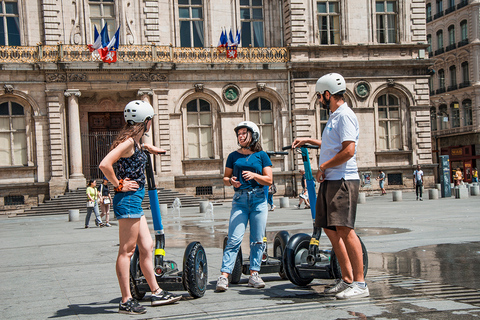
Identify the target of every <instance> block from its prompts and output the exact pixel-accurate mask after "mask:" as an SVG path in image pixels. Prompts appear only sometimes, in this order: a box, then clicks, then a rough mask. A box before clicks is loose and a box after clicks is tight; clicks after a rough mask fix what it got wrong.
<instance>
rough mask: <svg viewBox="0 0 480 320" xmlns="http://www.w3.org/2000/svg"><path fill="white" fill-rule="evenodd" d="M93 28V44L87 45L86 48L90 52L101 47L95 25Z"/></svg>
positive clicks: (100, 38) (100, 39)
mask: <svg viewBox="0 0 480 320" xmlns="http://www.w3.org/2000/svg"><path fill="white" fill-rule="evenodd" d="M93 29H94V36H93V44H89V45H88V50H90V52H93V51H95V50H98V49H100V48H101V47H102V37H101V36H100V34H99V33H98V31H97V27H96V26H93Z"/></svg>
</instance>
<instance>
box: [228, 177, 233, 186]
mask: <svg viewBox="0 0 480 320" xmlns="http://www.w3.org/2000/svg"><path fill="white" fill-rule="evenodd" d="M228 182H230V185H231V186H233V183H232V177H230V178H228Z"/></svg>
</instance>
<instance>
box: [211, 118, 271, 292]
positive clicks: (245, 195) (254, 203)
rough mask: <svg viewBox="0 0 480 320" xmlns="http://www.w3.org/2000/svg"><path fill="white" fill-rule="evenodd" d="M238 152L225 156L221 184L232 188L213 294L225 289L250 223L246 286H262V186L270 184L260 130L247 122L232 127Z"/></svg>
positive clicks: (264, 211) (265, 210)
mask: <svg viewBox="0 0 480 320" xmlns="http://www.w3.org/2000/svg"><path fill="white" fill-rule="evenodd" d="M234 130H235V133H236V134H237V142H238V145H239V146H240V148H239V149H238V150H237V151H234V152H232V153H230V154H229V156H228V158H227V163H226V166H225V174H224V176H223V183H224V184H225V185H227V186H230V185H231V186H233V187H234V189H235V194H234V196H233V201H232V211H231V213H230V223H229V226H228V241H227V245H226V246H225V250H224V252H223V259H222V268H221V269H220V272H221V273H222V274H221V275H220V277H219V278H218V280H217V287H216V289H217V291H226V290H227V289H228V276H229V275H230V274H231V273H232V270H233V267H234V265H235V259H236V257H237V253H238V251H239V249H240V245H241V243H242V239H243V235H244V234H245V229H246V227H247V223H248V221H249V220H250V278H249V279H248V286H249V287H254V288H263V287H265V283H264V282H263V280H262V278H260V276H259V275H258V271H260V264H261V263H262V253H263V237H264V236H265V227H266V225H267V215H268V206H267V198H266V196H265V189H264V186H269V185H271V184H272V181H273V178H272V162H271V161H270V158H269V157H268V155H267V153H266V152H265V151H263V150H262V147H261V145H260V142H259V138H260V130H259V129H258V127H257V125H256V124H255V123H253V122H251V121H243V122H240V123H239V124H238V126H236V127H235V129H234Z"/></svg>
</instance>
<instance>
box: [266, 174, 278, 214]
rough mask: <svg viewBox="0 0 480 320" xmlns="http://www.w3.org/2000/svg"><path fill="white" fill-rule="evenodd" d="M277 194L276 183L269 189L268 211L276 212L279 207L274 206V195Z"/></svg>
mask: <svg viewBox="0 0 480 320" xmlns="http://www.w3.org/2000/svg"><path fill="white" fill-rule="evenodd" d="M275 193H277V186H276V185H275V181H274V182H272V184H271V185H270V186H269V187H268V197H267V202H268V205H269V209H268V211H274V210H275V208H276V207H277V206H275V205H274V204H273V195H274V194H275Z"/></svg>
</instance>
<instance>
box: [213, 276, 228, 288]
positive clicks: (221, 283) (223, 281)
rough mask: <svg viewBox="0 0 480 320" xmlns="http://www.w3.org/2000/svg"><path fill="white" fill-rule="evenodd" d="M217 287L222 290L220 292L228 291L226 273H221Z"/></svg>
mask: <svg viewBox="0 0 480 320" xmlns="http://www.w3.org/2000/svg"><path fill="white" fill-rule="evenodd" d="M216 289H217V291H220V292H223V291H227V289H228V279H227V277H225V276H224V275H221V276H220V277H218V280H217V287H216Z"/></svg>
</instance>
